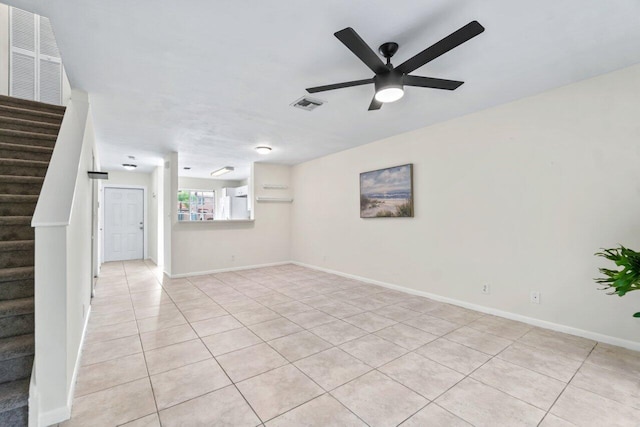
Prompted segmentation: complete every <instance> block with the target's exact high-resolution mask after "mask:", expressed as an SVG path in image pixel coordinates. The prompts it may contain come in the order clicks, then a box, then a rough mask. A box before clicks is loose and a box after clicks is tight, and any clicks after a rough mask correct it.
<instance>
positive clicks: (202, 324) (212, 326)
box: [191, 316, 244, 337]
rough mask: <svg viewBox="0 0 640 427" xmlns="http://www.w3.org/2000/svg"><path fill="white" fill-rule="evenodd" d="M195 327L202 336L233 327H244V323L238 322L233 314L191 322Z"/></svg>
mask: <svg viewBox="0 0 640 427" xmlns="http://www.w3.org/2000/svg"><path fill="white" fill-rule="evenodd" d="M191 326H192V327H193V329H195V331H196V333H197V334H198V336H200V337H206V336H208V335H213V334H219V333H220V332H225V331H230V330H231V329H237V328H242V327H243V326H244V325H243V324H242V323H240V322H238V321H237V320H236V319H235V317H233V316H219V317H214V318H213V319H207V320H201V321H199V322H193V323H191Z"/></svg>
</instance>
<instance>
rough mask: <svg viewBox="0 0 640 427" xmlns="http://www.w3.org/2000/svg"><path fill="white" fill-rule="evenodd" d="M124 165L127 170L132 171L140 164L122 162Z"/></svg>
mask: <svg viewBox="0 0 640 427" xmlns="http://www.w3.org/2000/svg"><path fill="white" fill-rule="evenodd" d="M122 167H123V168H125V169H126V170H128V171H132V170H134V169H135V168H137V167H138V165H134V164H132V163H123V164H122Z"/></svg>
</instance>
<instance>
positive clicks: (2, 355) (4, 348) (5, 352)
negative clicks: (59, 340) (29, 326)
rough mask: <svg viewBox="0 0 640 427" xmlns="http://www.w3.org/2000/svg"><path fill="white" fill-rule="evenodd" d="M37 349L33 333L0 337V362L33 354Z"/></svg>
mask: <svg viewBox="0 0 640 427" xmlns="http://www.w3.org/2000/svg"><path fill="white" fill-rule="evenodd" d="M35 351H36V344H35V338H34V335H33V334H26V335H19V336H17V337H9V338H3V339H0V362H1V361H3V360H9V359H15V358H18V357H24V356H32V355H33V354H34V353H35Z"/></svg>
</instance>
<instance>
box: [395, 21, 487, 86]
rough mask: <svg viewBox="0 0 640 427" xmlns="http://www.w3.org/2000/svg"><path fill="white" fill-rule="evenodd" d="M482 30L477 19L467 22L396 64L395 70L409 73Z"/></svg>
mask: <svg viewBox="0 0 640 427" xmlns="http://www.w3.org/2000/svg"><path fill="white" fill-rule="evenodd" d="M483 31H484V27H483V26H482V25H480V24H479V23H478V21H472V22H469V23H468V24H467V25H465V26H464V27H462V28H460V29H459V30H457V31H454V32H453V33H451V34H449V35H448V36H447V37H445V38H443V39H442V40H440V41H439V42H437V43H435V44H433V45H431V46H430V47H428V48H426V49H425V50H423V51H422V52H420V53H418V54H417V55H415V56H414V57H412V58H410V59H408V60H406V61H405V62H403V63H402V64H400V65H399V66H397V67H396V70H399V71H401V72H403V73H405V74H409V73H410V72H412V71H414V70H417V69H418V68H420V67H422V66H423V65H424V64H426V63H427V62H431V61H433V60H434V59H436V58H437V57H439V56H440V55H443V54H445V53H447V52H449V51H450V50H451V49H454V48H456V47H458V46H460V45H461V44H462V43H464V42H466V41H469V40H470V39H472V38H474V37H475V36H477V35H478V34H481V33H482V32H483Z"/></svg>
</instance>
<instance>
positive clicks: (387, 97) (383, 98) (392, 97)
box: [376, 87, 404, 103]
mask: <svg viewBox="0 0 640 427" xmlns="http://www.w3.org/2000/svg"><path fill="white" fill-rule="evenodd" d="M403 96H404V90H403V89H402V88H401V87H385V88H382V89H380V90H379V91H377V92H376V101H379V102H384V103H388V102H396V101H397V100H399V99H400V98H402V97H403Z"/></svg>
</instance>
